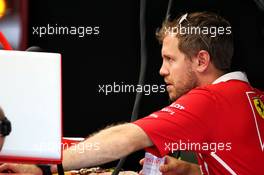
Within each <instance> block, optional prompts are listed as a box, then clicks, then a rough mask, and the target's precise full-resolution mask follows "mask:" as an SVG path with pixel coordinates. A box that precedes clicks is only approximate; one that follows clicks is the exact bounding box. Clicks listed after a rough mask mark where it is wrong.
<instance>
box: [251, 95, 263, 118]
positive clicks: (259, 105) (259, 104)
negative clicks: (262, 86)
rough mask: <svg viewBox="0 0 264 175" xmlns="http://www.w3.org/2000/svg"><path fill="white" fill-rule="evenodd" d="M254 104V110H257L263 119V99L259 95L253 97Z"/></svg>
mask: <svg viewBox="0 0 264 175" xmlns="http://www.w3.org/2000/svg"><path fill="white" fill-rule="evenodd" d="M253 102H254V105H255V108H256V110H257V111H258V113H259V115H260V116H261V117H262V118H263V119H264V104H263V101H262V100H261V99H260V98H259V97H255V98H254V99H253Z"/></svg>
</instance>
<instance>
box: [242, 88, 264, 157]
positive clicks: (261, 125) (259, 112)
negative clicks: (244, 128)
mask: <svg viewBox="0 0 264 175" xmlns="http://www.w3.org/2000/svg"><path fill="white" fill-rule="evenodd" d="M246 94H247V97H248V101H249V104H250V107H251V110H252V113H253V117H254V121H255V125H256V130H257V134H258V138H259V142H260V147H261V150H262V151H263V152H264V120H263V119H264V104H263V101H264V99H263V97H262V96H261V95H260V94H258V93H256V92H253V91H251V92H246Z"/></svg>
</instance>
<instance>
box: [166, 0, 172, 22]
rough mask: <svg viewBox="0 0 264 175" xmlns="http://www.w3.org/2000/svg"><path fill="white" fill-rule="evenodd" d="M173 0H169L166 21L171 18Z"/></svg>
mask: <svg viewBox="0 0 264 175" xmlns="http://www.w3.org/2000/svg"><path fill="white" fill-rule="evenodd" d="M172 1H173V0H169V2H168V7H167V12H166V21H169V19H170V11H171V7H172Z"/></svg>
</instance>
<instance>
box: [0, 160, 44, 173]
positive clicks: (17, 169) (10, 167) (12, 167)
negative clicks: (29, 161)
mask: <svg viewBox="0 0 264 175" xmlns="http://www.w3.org/2000/svg"><path fill="white" fill-rule="evenodd" d="M0 172H12V173H26V174H34V175H42V171H41V169H40V168H38V167H37V166H36V165H26V164H15V163H4V164H1V165H0Z"/></svg>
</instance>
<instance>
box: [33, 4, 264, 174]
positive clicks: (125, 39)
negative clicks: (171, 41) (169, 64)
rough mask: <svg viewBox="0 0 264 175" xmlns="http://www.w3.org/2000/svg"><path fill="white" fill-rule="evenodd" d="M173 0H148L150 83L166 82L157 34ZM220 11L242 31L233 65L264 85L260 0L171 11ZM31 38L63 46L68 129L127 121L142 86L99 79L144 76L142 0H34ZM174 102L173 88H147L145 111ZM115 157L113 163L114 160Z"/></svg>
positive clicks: (75, 132) (133, 163)
mask: <svg viewBox="0 0 264 175" xmlns="http://www.w3.org/2000/svg"><path fill="white" fill-rule="evenodd" d="M167 3H168V1H164V0H155V1H147V15H146V21H147V47H148V48H147V49H148V67H147V78H146V83H147V84H158V85H160V84H163V81H162V78H161V77H160V76H159V74H158V71H159V67H160V65H161V57H160V48H161V46H160V45H159V43H158V42H157V41H156V39H155V31H156V29H157V28H158V27H160V25H161V23H162V21H163V19H164V17H165V14H166V8H167ZM193 11H214V12H217V13H219V14H220V15H222V16H224V17H225V18H226V19H228V20H229V21H230V22H231V24H232V27H233V33H234V36H235V55H234V59H233V65H232V69H233V70H243V71H246V73H247V74H248V78H249V80H250V82H251V84H252V85H253V86H255V87H258V88H261V89H264V70H263V63H264V61H263V59H264V58H263V53H262V51H263V50H264V44H263V41H264V12H263V11H261V10H260V9H259V8H258V7H257V5H256V4H255V2H254V0H243V1H242V0H241V1H237V0H236V1H230V0H229V1H223V0H215V1H209V0H204V1H199V2H198V1H196V0H193V1H190V0H177V1H176V0H175V2H174V3H173V8H172V15H175V16H176V15H179V14H180V13H186V12H189V13H190V12H193ZM47 24H53V25H55V24H57V25H58V26H60V25H61V26H69V27H70V26H99V27H100V34H99V35H91V36H86V37H84V38H79V37H78V36H71V35H68V36H66V35H64V36H54V35H46V36H43V37H41V38H40V37H39V36H37V35H33V34H32V33H33V29H32V27H36V26H47ZM28 29H29V30H28V36H29V46H32V45H36V46H40V47H41V48H43V49H44V50H45V51H48V52H58V53H61V54H62V73H63V118H64V126H63V127H64V130H63V132H64V136H71V137H86V136H88V135H89V134H91V133H93V132H95V131H98V130H100V129H102V128H104V127H106V126H107V125H109V124H112V123H120V122H121V123H122V122H128V121H129V120H130V116H131V111H132V109H133V105H134V100H135V93H119V94H110V95H107V96H106V95H104V94H102V93H99V92H98V91H99V87H98V85H102V84H113V82H117V83H120V84H121V82H123V84H134V85H136V84H137V81H138V75H139V66H140V36H139V1H135V0H129V1H122V0H112V1H91V0H89V1H83V0H82V1H81V0H75V1H63V0H56V1H54V0H45V1H40V0H34V1H33V0H30V1H29V28H28ZM167 104H168V100H167V94H166V93H152V94H151V95H149V96H146V95H145V96H144V98H143V101H142V104H141V108H140V117H143V116H145V115H147V114H149V113H151V112H152V111H155V110H158V109H160V108H161V107H163V106H164V105H167ZM142 156H143V152H140V153H137V154H134V155H133V156H131V157H130V158H129V160H128V161H127V163H126V165H125V169H133V170H138V169H139V168H140V167H139V166H138V163H137V162H138V160H139V158H140V157H142ZM114 165H115V164H108V165H107V166H114Z"/></svg>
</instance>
